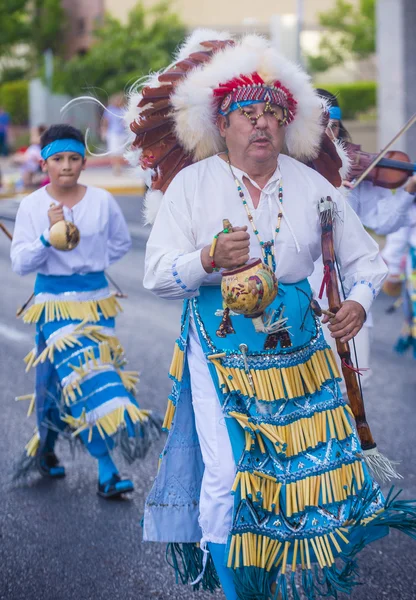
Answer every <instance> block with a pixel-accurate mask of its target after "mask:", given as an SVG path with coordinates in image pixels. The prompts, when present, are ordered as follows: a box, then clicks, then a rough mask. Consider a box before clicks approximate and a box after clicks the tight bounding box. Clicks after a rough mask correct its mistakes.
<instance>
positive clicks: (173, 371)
mask: <svg viewBox="0 0 416 600" xmlns="http://www.w3.org/2000/svg"><path fill="white" fill-rule="evenodd" d="M184 364H185V352H184V351H183V350H181V349H180V348H179V345H178V343H176V344H175V349H174V351H173V357H172V362H171V365H170V369H169V375H170V376H171V377H173V378H174V379H176V380H177V381H179V382H180V381H182V375H183V368H184Z"/></svg>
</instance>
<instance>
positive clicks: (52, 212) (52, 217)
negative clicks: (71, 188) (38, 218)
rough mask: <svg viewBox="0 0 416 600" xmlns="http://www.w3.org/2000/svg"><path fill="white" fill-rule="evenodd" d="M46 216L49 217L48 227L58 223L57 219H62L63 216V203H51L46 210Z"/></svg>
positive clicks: (63, 218)
mask: <svg viewBox="0 0 416 600" xmlns="http://www.w3.org/2000/svg"><path fill="white" fill-rule="evenodd" d="M48 217H49V229H50V228H51V227H52V225H55V223H58V221H64V220H65V217H64V209H63V205H62V204H53V205H52V204H51V206H50V208H49V210H48Z"/></svg>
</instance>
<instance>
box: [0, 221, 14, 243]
mask: <svg viewBox="0 0 416 600" xmlns="http://www.w3.org/2000/svg"><path fill="white" fill-rule="evenodd" d="M0 229H1V230H2V232H3V233H4V234H5V235H6V236H7V237H8V238H9V240H10V241H12V239H13V236H12V234H11V233H10V231H9V230H8V229H7V227H6V225H4V223H2V222H1V221H0Z"/></svg>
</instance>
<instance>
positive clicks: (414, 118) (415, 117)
mask: <svg viewBox="0 0 416 600" xmlns="http://www.w3.org/2000/svg"><path fill="white" fill-rule="evenodd" d="M415 122H416V113H415V114H414V115H413V116H412V117H410V119H409V120H408V121H407V123H406V124H405V125H403V127H402V128H401V129H400V131H398V132H397V133H396V135H395V136H394V138H393V139H391V140H390V142H389V143H388V144H387V146H386V147H385V148H383V150H382V151H381V152H380V154H377V156H376V157H375V159H374V160H373V162H372V163H371V164H370V165H369V166H368V167H367V168H366V170H365V171H364V172H363V173H361V175H360V176H359V177H357V179H356V180H355V181H354V182H353V184H352V186H351V189H354V188H356V187H357V185H360V183H361V182H362V181H363V180H364V179H365V178H366V177H367V175H368V174H369V173H370V171H372V170H373V169H374V167H376V166H377V165H378V163H379V162H380V160H381V159H382V158H384V157H385V155H386V154H387V152H388V151H389V150H390V148H391V147H392V145H393V144H394V142H395V141H396V140H398V139H399V137H400V136H401V135H403V134H404V133H406V131H407V130H408V129H410V128H411V127H412V125H413V124H414V123H415Z"/></svg>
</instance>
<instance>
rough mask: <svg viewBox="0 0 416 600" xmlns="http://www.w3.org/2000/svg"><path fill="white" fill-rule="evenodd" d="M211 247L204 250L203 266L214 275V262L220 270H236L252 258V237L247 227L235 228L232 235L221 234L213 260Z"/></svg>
mask: <svg viewBox="0 0 416 600" xmlns="http://www.w3.org/2000/svg"><path fill="white" fill-rule="evenodd" d="M209 251H210V246H205V248H203V250H202V255H201V260H202V266H203V267H204V269H205V271H206V272H207V273H212V265H211V263H212V260H214V262H215V265H216V267H217V268H218V269H235V268H237V267H240V266H241V265H244V264H245V263H246V262H247V261H248V259H249V258H250V236H249V234H248V233H247V226H244V227H233V230H232V231H230V233H220V235H219V236H218V240H217V245H216V247H215V252H214V257H213V259H212V258H211V257H210V256H209Z"/></svg>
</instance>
